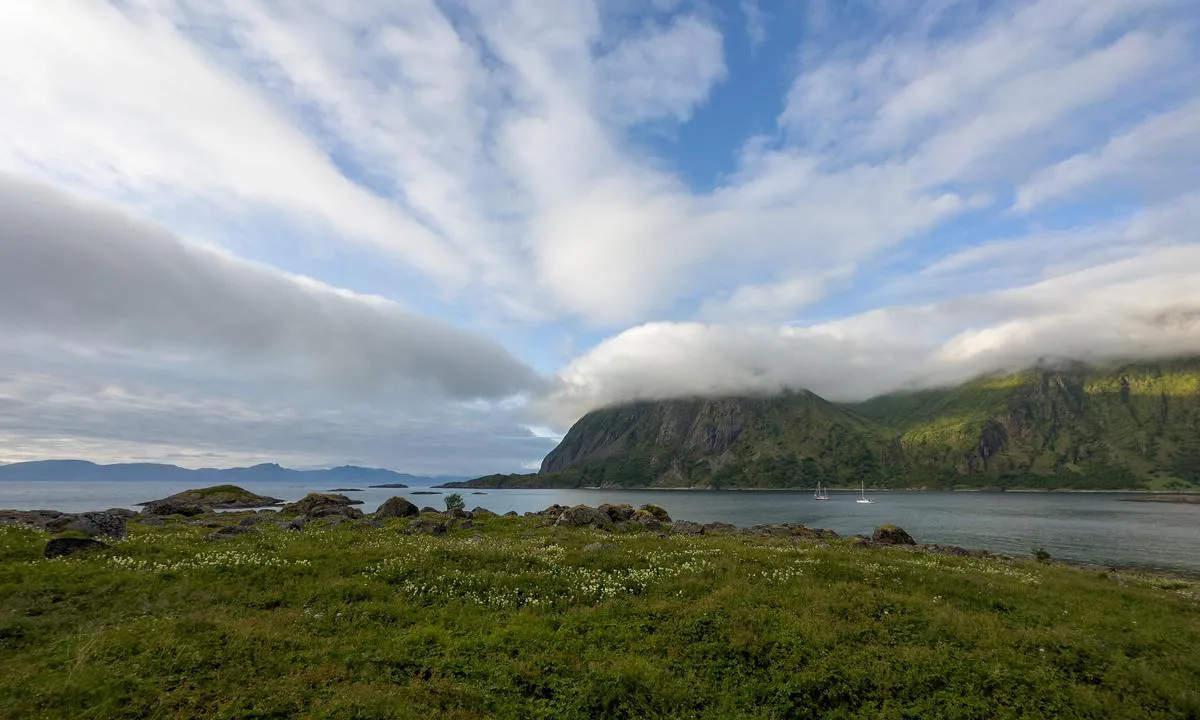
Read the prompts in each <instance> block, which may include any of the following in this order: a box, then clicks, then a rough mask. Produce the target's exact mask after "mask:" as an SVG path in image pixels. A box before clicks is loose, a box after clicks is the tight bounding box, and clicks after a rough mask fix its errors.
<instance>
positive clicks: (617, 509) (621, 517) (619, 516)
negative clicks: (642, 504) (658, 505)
mask: <svg viewBox="0 0 1200 720" xmlns="http://www.w3.org/2000/svg"><path fill="white" fill-rule="evenodd" d="M597 509H598V510H600V512H602V513H604V514H605V515H608V517H609V519H611V520H612V521H613V522H626V521H628V520H631V519H633V514H634V512H636V511H635V510H634V509H633V506H632V505H630V504H629V503H620V504H613V503H603V504H602V505H601V506H600V507H599V508H597Z"/></svg>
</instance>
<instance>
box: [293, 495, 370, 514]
mask: <svg viewBox="0 0 1200 720" xmlns="http://www.w3.org/2000/svg"><path fill="white" fill-rule="evenodd" d="M361 504H362V501H361V500H352V499H350V498H348V497H346V496H345V495H332V494H326V493H309V494H307V495H305V496H304V497H303V498H301V499H299V500H297V501H296V502H294V503H289V504H287V505H284V506H283V507H282V508H281V509H280V512H281V513H282V514H284V515H300V516H302V517H306V518H308V519H309V520H315V519H317V518H325V517H342V518H346V519H347V520H358V519H360V518H361V517H362V516H363V513H362V510H359V509H358V508H355V507H351V505H361Z"/></svg>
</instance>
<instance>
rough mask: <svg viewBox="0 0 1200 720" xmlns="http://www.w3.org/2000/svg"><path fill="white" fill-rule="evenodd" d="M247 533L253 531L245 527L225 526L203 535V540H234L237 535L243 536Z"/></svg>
mask: <svg viewBox="0 0 1200 720" xmlns="http://www.w3.org/2000/svg"><path fill="white" fill-rule="evenodd" d="M248 532H254V531H253V530H251V529H250V528H249V527H247V526H245V525H226V526H225V527H223V528H220V529H218V530H214V531H212V532H211V533H209V534H208V535H205V536H204V539H205V540H229V539H230V538H235V537H237V536H238V535H245V534H246V533H248Z"/></svg>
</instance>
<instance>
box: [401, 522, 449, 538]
mask: <svg viewBox="0 0 1200 720" xmlns="http://www.w3.org/2000/svg"><path fill="white" fill-rule="evenodd" d="M449 529H450V527H449V525H447V524H446V522H445V521H443V520H434V519H432V518H417V519H415V520H412V521H410V522H409V523H408V527H406V528H404V532H405V533H407V534H409V535H418V534H419V535H435V536H437V535H445V534H446V532H447V531H449Z"/></svg>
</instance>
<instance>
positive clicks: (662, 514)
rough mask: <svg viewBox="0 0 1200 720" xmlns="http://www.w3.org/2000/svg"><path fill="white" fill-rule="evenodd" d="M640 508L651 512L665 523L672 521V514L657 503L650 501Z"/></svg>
mask: <svg viewBox="0 0 1200 720" xmlns="http://www.w3.org/2000/svg"><path fill="white" fill-rule="evenodd" d="M638 509H639V510H644V511H645V512H648V513H650V514H651V515H653V516H654V517H656V518H658V521H659V522H663V523H669V522H671V516H670V515H668V514H667V511H666V510H663V509H662V508H661V507H659V506H657V505H651V504H650V503H647V504H645V505H643V506H641V507H640V508H638Z"/></svg>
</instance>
